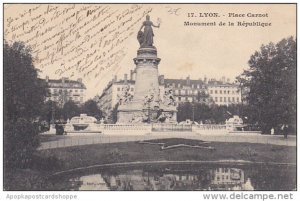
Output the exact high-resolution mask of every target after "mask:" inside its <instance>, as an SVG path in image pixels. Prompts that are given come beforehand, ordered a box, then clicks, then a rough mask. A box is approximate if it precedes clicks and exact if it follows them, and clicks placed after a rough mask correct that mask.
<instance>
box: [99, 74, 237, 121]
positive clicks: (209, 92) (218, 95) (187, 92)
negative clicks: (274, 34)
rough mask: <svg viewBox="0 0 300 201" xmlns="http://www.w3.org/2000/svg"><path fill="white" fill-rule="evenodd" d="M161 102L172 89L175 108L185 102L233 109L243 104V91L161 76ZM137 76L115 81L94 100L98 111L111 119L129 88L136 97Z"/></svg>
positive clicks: (213, 82)
mask: <svg viewBox="0 0 300 201" xmlns="http://www.w3.org/2000/svg"><path fill="white" fill-rule="evenodd" d="M158 79H159V91H160V98H161V100H163V97H164V93H165V90H166V89H172V91H173V96H174V98H175V102H176V105H178V104H180V103H183V102H196V103H203V104H207V105H213V104H216V105H226V106H228V105H230V104H239V103H241V93H240V87H239V85H237V84H234V83H230V81H229V80H226V81H225V78H224V77H223V78H222V79H221V80H218V81H217V80H215V79H209V80H208V79H207V78H204V79H203V80H202V79H198V80H191V79H190V77H189V76H188V77H187V78H186V79H165V78H164V75H160V76H159V78H158ZM134 84H135V73H134V71H131V72H130V78H129V79H128V77H127V74H125V75H124V79H122V80H117V77H115V78H114V79H113V80H111V81H110V82H109V83H108V85H107V87H106V88H105V89H104V90H103V92H102V93H101V94H100V95H99V96H96V97H95V101H96V102H97V103H98V106H99V108H100V109H101V110H102V111H103V112H104V113H105V114H106V115H109V114H110V113H111V111H112V109H113V108H114V107H115V105H116V104H117V103H118V102H119V101H120V99H121V97H122V94H123V93H124V91H125V90H126V89H128V88H129V92H130V93H131V95H133V94H134Z"/></svg>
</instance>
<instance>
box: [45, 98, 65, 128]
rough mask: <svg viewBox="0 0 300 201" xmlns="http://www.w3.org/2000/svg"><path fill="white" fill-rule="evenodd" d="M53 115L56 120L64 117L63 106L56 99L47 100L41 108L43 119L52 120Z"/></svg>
mask: <svg viewBox="0 0 300 201" xmlns="http://www.w3.org/2000/svg"><path fill="white" fill-rule="evenodd" d="M52 115H53V118H54V120H57V119H61V118H63V115H62V108H60V107H59V106H58V103H57V102H55V101H51V100H49V101H47V102H45V103H44V105H43V106H42V108H41V120H45V121H47V122H49V123H50V122H51V120H52Z"/></svg>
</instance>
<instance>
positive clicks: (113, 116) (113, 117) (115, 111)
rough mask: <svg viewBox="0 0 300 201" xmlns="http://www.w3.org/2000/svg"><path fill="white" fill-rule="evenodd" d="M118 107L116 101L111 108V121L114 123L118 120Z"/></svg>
mask: <svg viewBox="0 0 300 201" xmlns="http://www.w3.org/2000/svg"><path fill="white" fill-rule="evenodd" d="M118 107H119V103H117V104H116V105H115V107H114V108H113V110H112V111H111V120H112V123H116V122H117V121H118Z"/></svg>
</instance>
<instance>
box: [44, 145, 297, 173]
mask: <svg viewBox="0 0 300 201" xmlns="http://www.w3.org/2000/svg"><path fill="white" fill-rule="evenodd" d="M149 141H150V142H151V140H149ZM152 142H153V143H154V144H143V143H139V142H121V143H110V144H94V145H84V146H74V147H66V148H57V149H49V150H41V151H39V154H40V156H42V157H50V156H52V157H53V156H54V157H56V158H58V159H59V161H62V165H61V166H60V167H59V168H58V169H57V170H66V169H72V168H77V167H86V166H90V165H97V164H105V163H115V162H134V161H162V160H166V161H168V160H169V161H185V160H200V161H217V160H246V161H254V162H266V163H267V162H278V163H296V147H288V146H278V145H270V144H254V143H233V142H211V143H208V144H207V145H209V146H211V147H213V148H214V150H211V149H199V148H191V147H178V148H173V149H166V150H162V149H161V144H160V143H166V144H168V145H175V144H180V143H185V144H190V145H196V144H199V145H201V144H203V141H200V140H199V141H198V140H187V139H160V140H152ZM155 143H158V144H155Z"/></svg>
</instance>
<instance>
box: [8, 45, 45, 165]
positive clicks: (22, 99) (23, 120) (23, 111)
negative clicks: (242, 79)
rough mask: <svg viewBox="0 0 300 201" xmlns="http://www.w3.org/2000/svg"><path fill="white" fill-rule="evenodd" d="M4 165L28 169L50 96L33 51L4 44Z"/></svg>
mask: <svg viewBox="0 0 300 201" xmlns="http://www.w3.org/2000/svg"><path fill="white" fill-rule="evenodd" d="M3 68H4V163H5V166H6V167H25V166H26V165H27V164H28V162H29V161H30V159H31V158H32V156H33V153H34V151H35V150H36V148H37V147H38V145H39V140H38V125H36V124H35V123H34V121H35V120H36V119H37V118H39V117H40V115H41V107H42V105H43V104H44V98H45V96H46V94H47V89H46V83H45V82H44V81H43V80H41V79H39V78H38V71H37V69H35V67H34V65H33V60H32V56H31V51H30V48H29V47H26V46H25V45H24V43H21V42H14V43H13V44H12V45H9V44H8V43H7V42H6V41H4V47H3Z"/></svg>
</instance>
